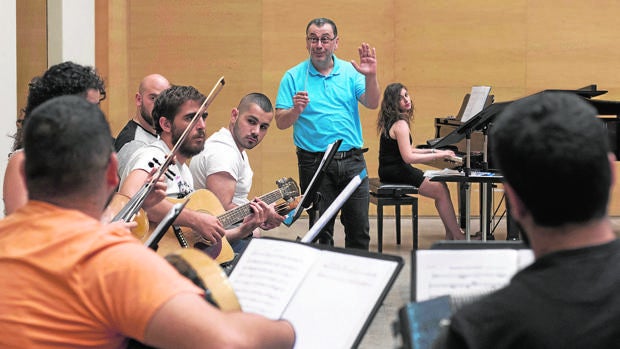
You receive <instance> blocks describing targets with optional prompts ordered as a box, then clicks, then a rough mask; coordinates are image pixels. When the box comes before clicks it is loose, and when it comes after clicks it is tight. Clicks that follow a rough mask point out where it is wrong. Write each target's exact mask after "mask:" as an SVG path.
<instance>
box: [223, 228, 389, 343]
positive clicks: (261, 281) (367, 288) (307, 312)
mask: <svg viewBox="0 0 620 349" xmlns="http://www.w3.org/2000/svg"><path fill="white" fill-rule="evenodd" d="M398 266H399V265H398V262H396V261H393V260H387V259H378V258H372V257H364V256H357V255H353V254H347V253H339V252H334V251H329V250H320V249H317V248H314V247H312V246H309V245H306V244H302V243H293V242H286V241H279V240H272V239H253V240H252V242H251V243H250V245H249V246H248V247H247V248H246V250H245V251H244V252H243V255H242V258H241V259H240V260H239V262H238V264H237V265H236V266H235V268H234V269H233V271H232V273H231V275H230V277H229V280H230V283H231V285H232V287H233V290H234V291H235V294H236V295H237V298H238V299H239V303H240V304H241V308H242V309H243V311H244V312H251V313H257V314H261V315H264V316H266V317H269V318H271V319H281V318H282V319H287V320H289V321H290V322H291V323H292V324H293V327H294V328H295V332H296V343H295V348H350V347H351V346H352V345H353V343H354V342H355V339H356V338H357V337H358V335H359V334H360V331H361V330H362V329H363V326H364V324H365V322H366V321H367V319H368V318H369V316H370V314H371V312H372V310H373V308H374V307H375V305H376V304H377V301H378V300H379V299H380V296H381V294H382V292H383V291H384V289H385V288H386V286H387V285H389V281H390V278H391V277H392V275H393V273H394V272H395V270H397V268H398Z"/></svg>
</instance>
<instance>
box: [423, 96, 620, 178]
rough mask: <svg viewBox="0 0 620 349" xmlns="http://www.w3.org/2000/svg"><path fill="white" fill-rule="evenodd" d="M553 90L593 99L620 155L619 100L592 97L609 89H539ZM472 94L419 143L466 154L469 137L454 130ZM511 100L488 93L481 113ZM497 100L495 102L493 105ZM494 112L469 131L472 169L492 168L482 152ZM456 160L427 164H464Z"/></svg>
mask: <svg viewBox="0 0 620 349" xmlns="http://www.w3.org/2000/svg"><path fill="white" fill-rule="evenodd" d="M552 91H564V92H571V93H576V94H577V95H579V96H581V97H582V98H583V99H584V100H586V101H587V102H588V103H590V104H591V105H592V106H593V107H594V108H596V110H597V111H598V114H599V117H600V119H601V120H602V121H603V122H604V123H605V125H606V127H607V130H608V135H609V143H610V146H611V150H612V151H613V152H614V153H615V154H616V157H617V158H618V159H620V138H619V137H618V135H620V101H609V100H600V99H593V97H598V96H601V95H604V94H605V93H607V92H608V91H606V90H598V89H597V85H594V84H593V85H588V86H584V87H582V88H579V89H576V90H562V89H547V90H543V91H541V92H538V93H544V92H552ZM469 97H470V95H469V94H466V95H465V97H464V98H463V103H462V104H461V108H460V110H459V112H458V113H457V115H456V116H450V117H440V118H435V138H432V139H429V140H427V142H426V144H421V145H418V147H422V148H429V147H430V148H447V149H452V150H454V152H455V153H456V155H457V157H459V158H460V157H464V156H466V152H467V150H466V140H467V137H465V135H462V137H458V136H456V135H454V133H455V131H458V129H459V128H461V127H462V126H463V124H464V123H463V122H462V121H461V118H462V116H463V112H464V110H465V107H466V105H467V103H468V101H469ZM508 103H510V102H501V103H500V104H501V105H497V104H498V103H494V96H493V95H489V96H488V98H487V100H486V103H485V107H484V108H483V110H482V111H481V112H480V113H489V112H491V113H494V112H495V113H499V112H501V110H502V109H503V107H505V106H506V105H507V104H508ZM494 104H495V105H494ZM492 105H493V107H497V108H495V110H494V111H492V110H489V108H493V107H492ZM495 116H496V114H494V115H487V117H488V119H487V120H488V125H484V127H486V129H479V130H474V131H473V132H471V134H470V135H469V137H470V147H471V148H470V153H471V157H472V159H471V169H474V170H486V169H487V168H483V166H485V165H487V166H489V167H491V168H492V164H484V163H482V161H481V158H482V154H483V152H484V151H485V149H483V148H484V140H485V137H484V133H485V132H488V129H490V128H491V127H492V125H493V118H494V117H495ZM448 137H453V139H458V141H456V142H450V139H446V138H448ZM455 160H457V161H435V162H432V163H429V164H428V165H430V166H433V167H437V168H441V169H443V168H462V166H463V164H461V163H459V161H458V160H459V159H455Z"/></svg>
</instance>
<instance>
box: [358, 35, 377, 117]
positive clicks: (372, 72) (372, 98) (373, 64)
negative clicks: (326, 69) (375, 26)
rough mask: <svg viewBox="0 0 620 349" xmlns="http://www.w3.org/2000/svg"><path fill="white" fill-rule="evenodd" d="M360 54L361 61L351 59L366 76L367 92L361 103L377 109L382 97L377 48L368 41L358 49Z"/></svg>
mask: <svg viewBox="0 0 620 349" xmlns="http://www.w3.org/2000/svg"><path fill="white" fill-rule="evenodd" d="M357 50H358V52H359V55H360V63H359V64H357V62H355V61H354V60H352V61H351V64H353V67H354V68H355V70H357V71H358V72H360V73H361V74H363V75H364V76H365V77H366V92H365V93H364V94H363V95H361V96H360V99H359V100H360V103H362V104H363V105H364V106H365V107H366V108H369V109H376V108H377V107H378V106H379V100H380V99H381V91H380V89H379V82H378V81H377V55H376V51H375V48H374V47H373V48H371V47H370V45H368V44H367V43H362V45H361V46H360V47H359V48H358V49H357Z"/></svg>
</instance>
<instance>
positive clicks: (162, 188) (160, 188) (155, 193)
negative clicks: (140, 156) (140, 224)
mask: <svg viewBox="0 0 620 349" xmlns="http://www.w3.org/2000/svg"><path fill="white" fill-rule="evenodd" d="M155 172H157V168H153V169H151V172H150V173H149V176H148V177H147V178H146V180H145V181H144V183H145V184H146V183H148V182H150V181H151V180H152V179H153V175H154V174H155ZM167 188H168V186H167V185H166V180H165V177H164V176H163V175H162V176H160V177H159V180H158V181H157V182H155V184H154V187H153V190H151V192H150V193H149V195H147V197H146V198H145V199H144V203H142V207H144V209H149V208H150V207H152V206H155V205H157V204H158V203H159V202H160V201H162V200H163V199H164V198H166V189H167Z"/></svg>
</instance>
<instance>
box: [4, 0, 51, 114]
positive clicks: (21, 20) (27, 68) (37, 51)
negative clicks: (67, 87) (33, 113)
mask: <svg viewBox="0 0 620 349" xmlns="http://www.w3.org/2000/svg"><path fill="white" fill-rule="evenodd" d="M15 5H16V12H17V13H16V16H17V21H16V25H17V28H16V35H17V38H16V40H17V48H16V51H17V86H16V88H17V110H16V111H15V114H13V113H12V112H11V113H10V117H11V118H13V119H15V118H16V117H17V116H19V114H20V110H21V109H23V108H24V107H26V99H27V97H28V83H29V82H30V80H32V78H33V77H35V76H39V75H41V74H43V73H44V72H45V70H46V69H47V19H46V18H47V17H46V13H47V2H46V1H45V0H22V1H17V2H16V3H15Z"/></svg>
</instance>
